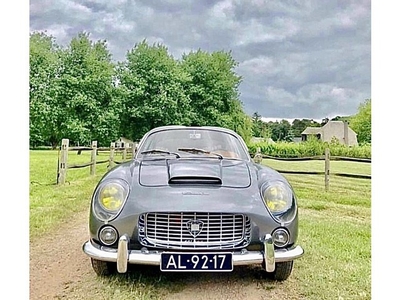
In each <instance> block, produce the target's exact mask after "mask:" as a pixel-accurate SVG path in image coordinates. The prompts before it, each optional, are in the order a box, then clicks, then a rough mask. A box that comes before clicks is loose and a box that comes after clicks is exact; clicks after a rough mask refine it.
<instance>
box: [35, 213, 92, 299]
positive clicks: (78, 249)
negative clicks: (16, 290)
mask: <svg viewBox="0 0 400 300" xmlns="http://www.w3.org/2000/svg"><path fill="white" fill-rule="evenodd" d="M75 217H76V218H74V220H73V221H72V220H71V222H70V223H65V224H63V225H62V226H61V227H59V228H58V229H57V231H55V232H53V233H52V234H49V235H46V236H45V237H43V238H40V239H38V240H36V241H35V242H34V243H31V244H30V280H29V281H30V282H29V283H30V299H32V300H33V299H55V298H57V297H58V295H59V294H60V293H61V292H63V291H64V290H65V289H67V288H68V286H70V285H71V284H77V283H79V282H80V281H81V280H82V278H84V277H85V276H88V275H90V272H91V269H90V265H89V264H88V258H87V256H85V254H84V253H83V252H82V244H83V243H84V242H85V241H86V240H87V237H88V227H87V212H82V213H81V214H79V215H76V216H75Z"/></svg>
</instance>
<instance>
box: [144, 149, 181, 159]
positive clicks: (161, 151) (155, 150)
mask: <svg viewBox="0 0 400 300" xmlns="http://www.w3.org/2000/svg"><path fill="white" fill-rule="evenodd" d="M140 154H167V155H175V156H176V158H180V157H181V156H180V155H179V154H178V153H176V152H169V151H166V150H159V149H150V150H146V151H142V152H140Z"/></svg>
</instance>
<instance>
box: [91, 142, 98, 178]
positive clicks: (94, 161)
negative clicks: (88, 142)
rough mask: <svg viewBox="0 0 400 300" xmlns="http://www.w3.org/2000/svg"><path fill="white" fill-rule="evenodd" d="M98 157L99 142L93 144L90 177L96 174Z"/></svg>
mask: <svg viewBox="0 0 400 300" xmlns="http://www.w3.org/2000/svg"><path fill="white" fill-rule="evenodd" d="M96 156H97V141H93V142H92V155H91V158H90V162H91V163H92V164H91V165H90V175H95V174H96Z"/></svg>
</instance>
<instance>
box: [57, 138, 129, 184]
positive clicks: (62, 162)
mask: <svg viewBox="0 0 400 300" xmlns="http://www.w3.org/2000/svg"><path fill="white" fill-rule="evenodd" d="M135 148H136V144H134V145H129V144H125V145H124V147H118V148H116V147H115V143H111V145H110V147H109V148H108V147H99V148H98V147H97V141H93V142H92V147H69V139H63V140H62V142H61V147H60V153H59V155H58V166H57V167H58V170H57V184H64V183H65V182H66V179H67V170H69V169H77V168H85V167H89V168H90V175H95V174H96V165H98V164H103V163H108V169H111V168H112V167H114V166H115V165H116V164H120V163H122V162H124V161H126V160H127V159H128V158H129V157H133V156H134V155H135ZM70 151H77V154H78V155H79V154H81V153H82V151H91V155H90V161H89V162H86V163H80V164H69V163H68V152H70ZM99 151H106V152H109V157H108V159H105V160H97V155H98V153H99ZM116 152H121V153H122V161H117V160H115V153H116Z"/></svg>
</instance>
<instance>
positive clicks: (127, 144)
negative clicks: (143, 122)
mask: <svg viewBox="0 0 400 300" xmlns="http://www.w3.org/2000/svg"><path fill="white" fill-rule="evenodd" d="M127 148H129V143H126V144H125V145H124V151H123V152H122V161H125V160H126V149H127Z"/></svg>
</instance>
